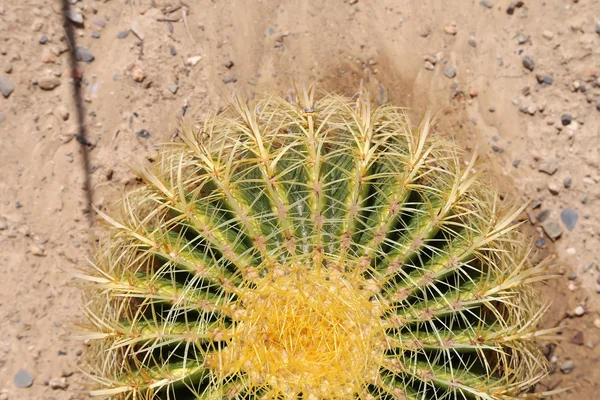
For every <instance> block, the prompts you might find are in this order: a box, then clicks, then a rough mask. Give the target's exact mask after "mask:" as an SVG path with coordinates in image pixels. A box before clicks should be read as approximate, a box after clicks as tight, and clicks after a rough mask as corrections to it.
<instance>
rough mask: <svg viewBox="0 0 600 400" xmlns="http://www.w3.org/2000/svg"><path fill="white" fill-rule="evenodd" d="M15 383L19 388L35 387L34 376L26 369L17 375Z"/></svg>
mask: <svg viewBox="0 0 600 400" xmlns="http://www.w3.org/2000/svg"><path fill="white" fill-rule="evenodd" d="M14 382H15V385H16V386H17V387H20V388H28V387H30V386H31V385H33V375H31V374H30V373H29V372H27V371H25V370H24V369H20V370H18V371H17V373H16V374H15V377H14Z"/></svg>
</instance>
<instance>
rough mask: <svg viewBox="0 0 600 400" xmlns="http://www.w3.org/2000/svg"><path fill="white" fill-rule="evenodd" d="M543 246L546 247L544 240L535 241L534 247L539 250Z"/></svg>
mask: <svg viewBox="0 0 600 400" xmlns="http://www.w3.org/2000/svg"><path fill="white" fill-rule="evenodd" d="M544 246H546V238H539V239H538V240H536V241H535V247H537V248H540V249H541V248H543V247H544Z"/></svg>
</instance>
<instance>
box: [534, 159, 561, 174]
mask: <svg viewBox="0 0 600 400" xmlns="http://www.w3.org/2000/svg"><path fill="white" fill-rule="evenodd" d="M538 171H540V172H543V173H545V174H548V175H554V173H555V172H556V171H558V164H557V163H556V161H554V160H553V159H549V160H542V161H541V162H540V165H539V166H538Z"/></svg>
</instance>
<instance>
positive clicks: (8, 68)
mask: <svg viewBox="0 0 600 400" xmlns="http://www.w3.org/2000/svg"><path fill="white" fill-rule="evenodd" d="M12 70H13V66H12V64H11V63H9V62H7V63H6V64H4V72H6V73H7V74H10V73H11V72H12Z"/></svg>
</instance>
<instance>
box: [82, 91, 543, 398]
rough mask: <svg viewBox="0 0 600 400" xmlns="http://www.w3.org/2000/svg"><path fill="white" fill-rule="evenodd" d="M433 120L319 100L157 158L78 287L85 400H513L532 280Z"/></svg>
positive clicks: (264, 109) (486, 194)
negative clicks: (85, 355) (90, 383)
mask: <svg viewBox="0 0 600 400" xmlns="http://www.w3.org/2000/svg"><path fill="white" fill-rule="evenodd" d="M431 130H432V125H431V120H430V119H429V117H426V118H425V119H424V121H423V122H422V124H421V125H420V126H418V127H416V128H414V127H412V126H411V125H410V124H409V122H408V119H407V117H406V116H405V114H404V113H403V112H402V110H400V109H397V108H394V107H392V106H388V105H386V106H380V107H373V106H371V105H370V103H369V101H368V100H367V97H366V96H362V95H359V96H357V97H356V98H354V99H350V98H346V97H341V96H335V95H324V96H323V97H321V98H320V99H318V100H315V96H314V91H313V90H312V89H309V90H305V91H303V92H300V94H299V95H298V96H297V97H296V98H294V99H292V100H290V101H286V100H284V99H282V98H279V97H276V96H274V97H269V98H266V99H263V100H261V101H259V102H256V103H255V104H254V105H253V106H252V107H251V108H250V107H249V106H247V105H246V104H245V103H244V102H242V101H240V100H239V99H236V101H234V103H233V105H232V107H231V109H230V110H229V112H227V113H225V114H223V115H219V116H214V117H212V118H208V119H207V120H206V121H205V122H204V123H203V125H201V127H200V128H197V127H196V128H193V127H187V128H185V129H183V133H182V139H183V142H181V143H176V144H171V145H167V146H164V147H163V149H162V151H161V154H160V156H159V158H158V159H157V161H156V162H155V164H154V166H153V169H152V170H151V171H150V170H143V171H141V172H140V177H141V178H142V179H143V180H144V182H145V185H144V186H143V187H141V188H139V189H137V190H135V191H133V192H131V193H128V194H127V195H125V196H124V199H123V201H122V206H121V212H120V215H119V216H118V217H116V218H111V217H109V216H107V215H104V214H102V215H103V217H104V218H105V219H106V221H108V222H109V224H110V226H111V232H110V235H108V237H107V238H106V239H104V240H103V241H102V245H101V246H100V248H99V251H98V255H97V257H96V260H95V263H94V268H93V269H92V271H93V272H89V273H87V274H86V275H85V276H84V278H86V279H87V280H88V281H89V282H90V284H89V290H88V291H87V293H88V294H89V302H88V307H87V311H88V314H89V319H90V321H91V325H92V332H91V333H90V334H89V336H88V337H89V338H90V339H92V340H91V344H92V346H91V347H92V352H91V353H92V355H93V358H94V366H93V374H94V376H95V378H96V379H97V381H98V382H99V383H100V384H101V386H102V387H101V388H100V389H98V390H96V391H95V392H94V393H95V394H97V395H102V396H108V397H111V396H114V397H117V398H127V399H129V398H131V399H140V398H148V399H150V398H169V399H175V398H178V399H192V398H198V399H220V398H227V399H232V398H282V399H284V398H285V399H288V398H302V399H354V398H360V399H371V398H373V399H375V398H377V399H380V398H381V399H384V398H386V399H387V398H389V399H471V398H477V399H510V398H514V397H516V396H518V395H521V394H522V393H524V392H525V391H527V390H528V389H529V388H530V387H531V386H532V385H533V384H535V383H536V382H537V381H538V380H539V379H540V378H541V377H542V376H543V375H544V374H545V371H546V365H545V360H544V358H543V357H542V356H541V354H540V352H539V351H538V349H537V347H536V345H535V342H534V340H535V338H536V337H538V336H540V335H541V334H543V332H538V331H536V323H537V321H538V320H539V318H540V316H541V314H542V312H543V309H544V307H541V306H540V303H539V301H538V299H537V296H536V294H535V292H534V291H532V288H531V283H533V282H535V281H536V280H538V279H540V277H539V272H540V269H541V267H539V266H538V267H533V266H531V265H529V262H528V252H529V247H528V246H527V245H526V244H525V241H524V240H523V238H522V237H521V235H520V233H518V232H517V231H516V230H515V226H516V225H515V224H513V221H514V219H515V217H516V216H517V215H518V214H519V212H520V210H517V209H515V208H510V209H509V208H505V207H501V206H500V203H499V202H498V200H497V196H496V195H495V194H494V193H493V192H492V191H491V190H490V189H489V188H488V187H487V186H486V185H484V184H481V183H480V180H479V179H478V178H477V174H476V173H474V172H473V165H474V160H473V161H472V162H470V163H469V165H468V167H467V168H465V169H464V170H463V169H462V168H461V164H460V154H459V152H458V151H457V150H456V148H455V146H454V145H452V144H451V143H450V142H448V141H444V140H442V139H435V138H432V137H431V136H432V135H429V132H430V131H431Z"/></svg>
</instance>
